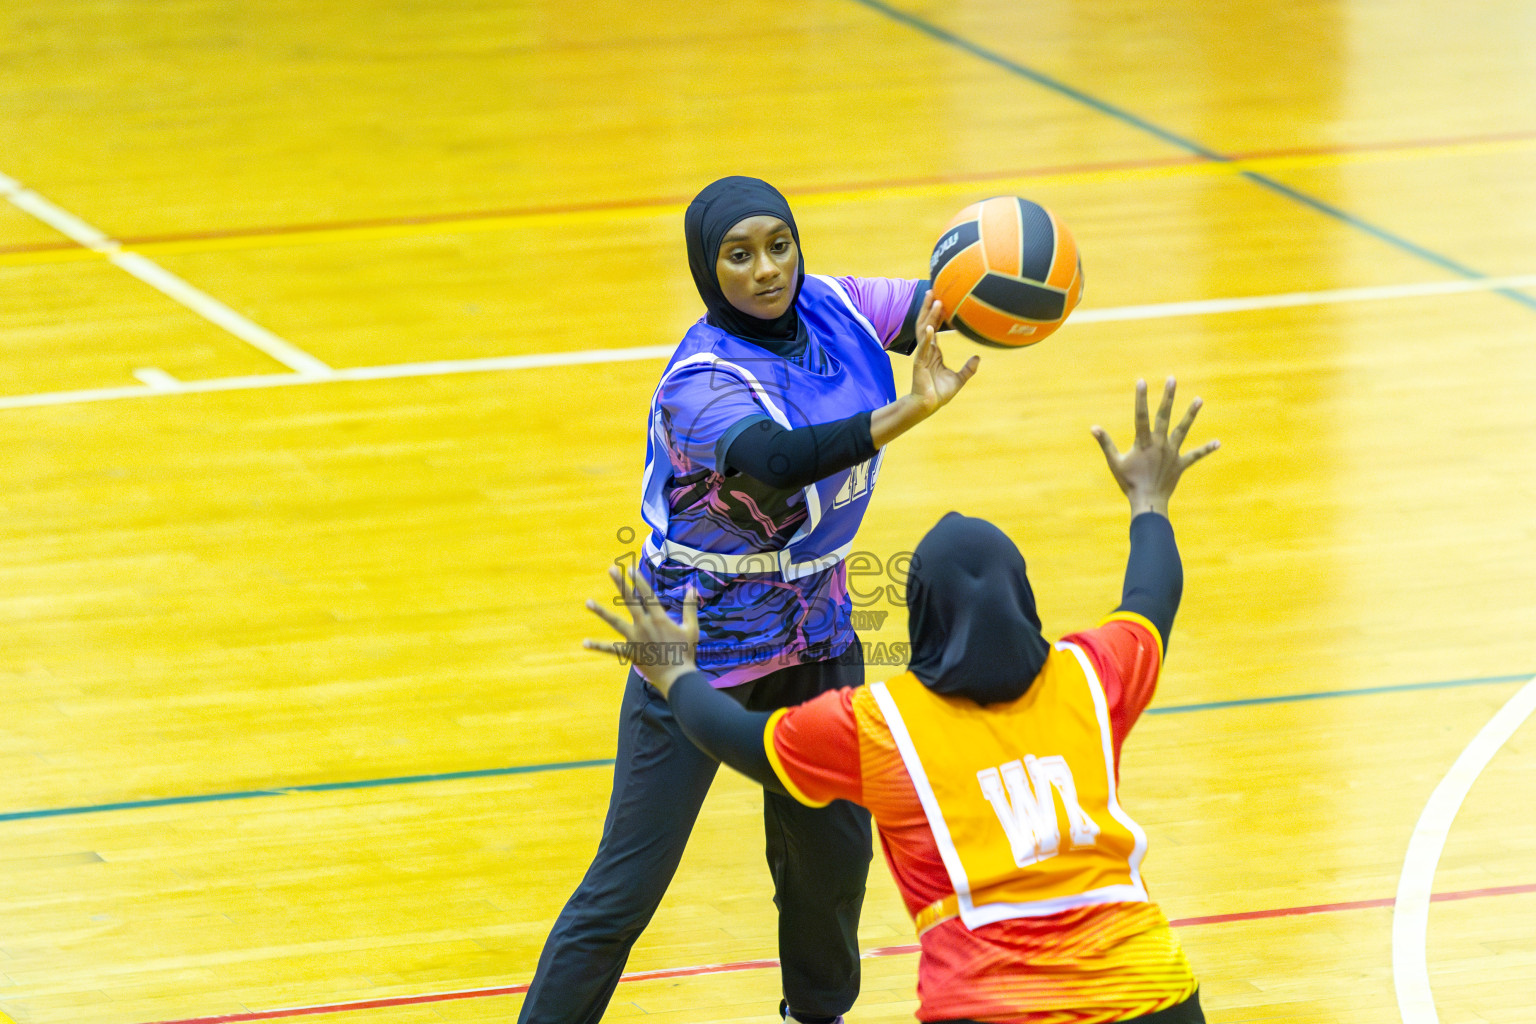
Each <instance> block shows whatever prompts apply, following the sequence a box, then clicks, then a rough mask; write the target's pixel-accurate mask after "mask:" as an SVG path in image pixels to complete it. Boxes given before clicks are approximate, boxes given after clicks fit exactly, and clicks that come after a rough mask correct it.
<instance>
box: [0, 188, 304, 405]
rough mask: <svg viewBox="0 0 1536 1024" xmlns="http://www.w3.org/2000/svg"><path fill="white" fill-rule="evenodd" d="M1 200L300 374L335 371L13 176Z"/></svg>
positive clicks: (0, 191)
mask: <svg viewBox="0 0 1536 1024" xmlns="http://www.w3.org/2000/svg"><path fill="white" fill-rule="evenodd" d="M0 196H3V197H4V198H5V199H6V200H7V201H8V202H9V203H10V204H11V205H12V206H14V207H16V208H17V209H18V210H21V211H22V212H23V213H26V214H29V215H31V216H32V217H35V218H37V219H38V220H40V221H42V222H43V223H44V224H47V225H48V226H49V227H51V228H53V229H54V230H55V231H57V232H59V233H60V234H62V235H64V236H65V237H66V238H69V239H70V240H72V241H74V242H77V243H79V244H80V245H82V246H84V247H85V248H87V249H89V250H91V251H92V252H96V253H100V254H101V255H102V256H104V257H105V258H106V259H107V260H108V261H109V262H110V263H112V264H113V265H114V266H116V267H118V268H119V269H121V270H123V271H126V272H127V273H129V274H131V275H132V276H134V277H136V278H138V279H139V280H140V281H143V282H144V283H145V284H147V285H149V286H150V287H151V288H153V289H155V291H157V292H159V293H160V294H162V295H165V296H166V297H168V298H171V299H174V300H175V301H176V302H179V303H180V304H181V305H183V306H185V307H186V308H188V309H190V310H191V311H192V312H194V313H196V314H197V315H198V316H200V317H202V318H203V319H204V320H207V321H208V322H209V323H212V324H215V325H217V326H219V327H222V328H224V330H226V331H228V332H229V333H230V334H233V335H234V336H235V337H237V338H239V339H240V340H241V341H243V342H245V343H246V344H248V345H250V346H251V347H252V348H254V349H256V350H257V351H259V352H263V353H265V354H266V355H268V356H270V357H271V358H273V359H275V360H277V361H278V362H279V363H282V364H283V365H284V366H286V367H288V369H290V370H292V371H294V372H295V373H299V374H306V375H313V374H324V373H329V372H330V369H331V368H330V367H329V366H327V365H326V364H324V363H322V362H321V361H320V360H318V359H316V358H315V357H314V356H312V355H310V354H309V353H308V352H302V351H300V350H299V349H297V348H295V347H294V346H292V345H290V344H289V343H288V342H286V341H284V340H283V339H282V338H279V337H278V336H277V335H275V334H273V333H272V332H271V331H269V330H267V329H266V328H265V327H262V326H261V325H260V324H257V323H254V322H252V321H251V320H249V319H247V318H246V317H243V316H241V315H240V314H239V313H236V312H235V311H234V310H233V309H230V308H229V307H228V306H226V305H224V303H222V302H220V301H219V300H218V299H215V298H214V297H213V296H212V295H209V294H208V293H207V292H205V291H201V290H199V289H197V288H194V287H193V286H192V285H190V284H188V283H187V282H185V281H183V280H182V279H181V278H179V277H177V276H176V275H175V274H173V273H171V272H170V271H169V270H166V269H165V268H164V267H162V266H161V265H160V264H158V263H156V262H154V261H153V260H151V259H150V258H149V257H147V256H145V255H143V254H142V253H136V252H129V251H127V250H125V249H124V248H123V245H122V243H121V242H119V241H117V240H116V239H115V238H111V237H109V236H108V235H107V234H106V232H104V231H101V230H99V229H97V228H94V227H92V226H91V225H89V224H87V223H86V222H85V221H83V220H81V219H80V218H79V217H76V216H75V215H74V214H72V213H70V212H69V211H68V210H65V209H63V208H62V207H60V206H56V205H54V204H53V203H51V202H49V201H48V200H47V199H46V198H44V197H43V196H41V195H39V194H38V193H37V192H35V191H33V190H32V189H30V188H27V187H26V186H24V185H23V184H21V182H19V181H17V180H16V179H14V178H9V177H6V176H5V175H4V174H0Z"/></svg>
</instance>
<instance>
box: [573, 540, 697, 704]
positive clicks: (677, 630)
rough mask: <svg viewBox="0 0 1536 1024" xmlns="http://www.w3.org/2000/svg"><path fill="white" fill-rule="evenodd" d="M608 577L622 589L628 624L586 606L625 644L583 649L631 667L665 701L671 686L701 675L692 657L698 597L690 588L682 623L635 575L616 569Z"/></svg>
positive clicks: (592, 605)
mask: <svg viewBox="0 0 1536 1024" xmlns="http://www.w3.org/2000/svg"><path fill="white" fill-rule="evenodd" d="M608 576H609V578H611V579H612V580H613V584H614V586H615V587H617V588H618V591H619V602H620V603H621V604H623V605H624V606H625V607H626V608H628V609H629V621H625V619H624V618H623V617H622V616H619V615H615V614H614V613H613V612H611V611H609V610H608V609H607V608H604V607H603V606H602V605H600V604H598V603H597V602H596V601H588V602H587V608H588V609H590V610H591V612H592V613H593V614H594V615H596V616H597V617H598V618H600V619H602V620H603V621H604V622H606V623H608V625H610V626H612V627H613V628H614V629H615V630H617V631H618V632H619V634H620V635H621V636H623V637H624V641H623V642H622V643H619V642H615V641H607V642H603V641H598V640H583V641H582V642H581V646H583V647H585V648H586V649H587V650H589V651H602V652H604V653H607V654H613V655H617V656H618V658H619V660H620V661H628V662H630V663H631V664H633V665H634V666H635V671H637V672H639V673H640V674H641V675H642V676H644V677H645V680H646V682H648V683H650V684H651V685H652V686H654V687H656V689H658V690H660V691H661V695H662V697H663V698H665V697H666V696H667V693H668V692H669V691H670V690H671V689H672V684H673V683H675V682H677V680H679V679H681V678H682V677H683V676H685V675H687V674H688V673H689V672H697V671H698V665H697V664H696V663H695V662H694V656H693V655H694V650H695V649H696V648H697V647H698V644H699V596H698V594H697V593H695V592H694V591H693V589H692V588H689V590H688V596H687V597H686V598H684V599H683V621H682V622H681V623H678V622H674V621H673V620H672V617H671V616H670V615H668V614H667V612H666V609H664V608H663V607H662V606H661V601H660V600H659V599H658V598H657V597H656V595H655V594H653V593H652V592H651V588H650V585H649V584H647V583H646V582H645V580H644V579H643V578H641V576H640V574H639V573H637V572H635V570H633V569H621V568H619V567H618V566H614V567H612V568H611V569H609V570H608Z"/></svg>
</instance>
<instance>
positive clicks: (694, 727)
mask: <svg viewBox="0 0 1536 1024" xmlns="http://www.w3.org/2000/svg"><path fill="white" fill-rule="evenodd" d="M667 703H668V704H670V705H671V706H672V714H673V715H674V716H675V717H676V718H677V723H678V725H680V726H682V729H683V733H684V734H685V735H686V736H687V737H688V738H689V739H690V740H692V741H693V745H694V746H696V747H698V748H699V749H700V750H702V751H704V753H706V754H708V755H709V756H710V757H713V758H714V759H715V760H717V761H720V762H722V763H724V764H728V765H730V766H731V767H732V768H734V769H736V770H737V771H739V772H741V773H742V774H743V775H745V776H746V777H747V778H749V779H751V780H752V781H753V782H756V783H758V784H759V785H761V786H762V787H764V788H765V789H771V790H773V791H774V792H775V793H783V792H784V785H783V783H781V782H780V781H779V779H778V776H776V775H774V773H773V766H772V765H770V764H769V763H768V752H767V750H766V749H765V748H764V746H763V731H764V730H765V729H766V728H767V727H768V719H769V717H770V715H769V713H768V712H766V711H748V710H747V709H746V708H744V707H742V706H741V705H740V704H738V703H736V702H735V701H734V700H732V699H731V698H730V697H729V696H728V695H726V694H724V693H722V692H721V691H719V690H717V689H715V688H714V687H713V686H711V685H709V680H708V679H707V678H705V676H704V675H703V674H702V673H699V672H690V673H688V674H687V675H685V676H682V677H681V678H679V679H678V680H677V681H676V682H674V683H673V684H672V687H671V689H670V690H669V691H668V692H667Z"/></svg>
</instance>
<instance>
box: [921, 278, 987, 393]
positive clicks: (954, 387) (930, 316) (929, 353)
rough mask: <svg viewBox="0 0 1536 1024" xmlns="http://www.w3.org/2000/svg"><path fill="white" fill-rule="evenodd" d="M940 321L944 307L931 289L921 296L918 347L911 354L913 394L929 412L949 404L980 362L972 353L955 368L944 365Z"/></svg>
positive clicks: (942, 317) (942, 318)
mask: <svg viewBox="0 0 1536 1024" xmlns="http://www.w3.org/2000/svg"><path fill="white" fill-rule="evenodd" d="M943 323H944V307H943V305H942V304H941V303H940V302H939V300H938V299H936V298H934V296H933V292H932V291H931V290H930V291H929V292H928V293H927V294H926V295H925V296H923V305H922V309H921V310H920V312H919V314H918V318H917V324H916V328H915V329H916V333H917V348H916V349H915V350H914V351H913V353H912V394H913V395H914V396H915V397H916V398H918V400H919V401H921V402H922V404H923V408H924V409H925V410H926V411H927V412H929V413H932V412H935V411H937V410H938V409H941V408H943V407H944V406H946V405H948V404H949V400H950V399H951V398H954V397H955V395H956V394H958V393H959V391H960V389H961V388H963V387H965V382H966V381H968V380H970V379H971V378H972V377H974V376H975V375H976V368H977V367H979V366H980V365H981V357H980V356H971V358H969V359H967V360H966V361H965V365H964V366H962V367H960V369H958V370H951V369H950V368H949V367H947V366H945V365H944V353H943V351H942V350H941V349H940V348H939V342H938V338H937V337H936V332H937V331H938V329H939V328H940V327H941V326H942V325H943Z"/></svg>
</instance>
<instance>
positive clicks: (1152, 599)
mask: <svg viewBox="0 0 1536 1024" xmlns="http://www.w3.org/2000/svg"><path fill="white" fill-rule="evenodd" d="M1183 594H1184V564H1183V562H1182V561H1181V560H1180V559H1179V546H1178V544H1176V543H1175V542H1174V539H1173V524H1172V523H1170V522H1169V521H1168V517H1167V516H1164V515H1159V514H1158V513H1156V512H1143V513H1141V514H1140V515H1138V516H1136V517H1135V518H1134V519H1132V520H1131V554H1130V557H1129V558H1128V559H1127V560H1126V564H1125V586H1124V588H1123V589H1122V591H1121V594H1120V607H1119V608H1118V609H1116V610H1117V611H1127V612H1135V613H1136V614H1137V615H1140V616H1142V617H1143V618H1145V619H1146V620H1147V621H1149V622H1151V623H1152V625H1153V626H1155V627H1157V632H1158V635H1159V636H1160V637H1161V638H1162V641H1163V651H1164V653H1165V654H1166V653H1167V650H1168V637H1169V634H1171V633H1172V632H1173V618H1174V615H1176V614H1177V613H1178V610H1179V600H1180V598H1182V597H1183Z"/></svg>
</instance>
